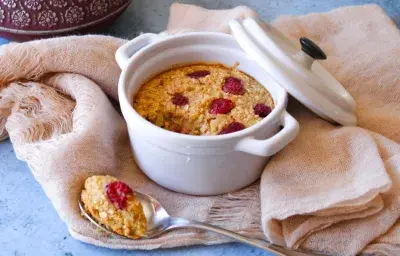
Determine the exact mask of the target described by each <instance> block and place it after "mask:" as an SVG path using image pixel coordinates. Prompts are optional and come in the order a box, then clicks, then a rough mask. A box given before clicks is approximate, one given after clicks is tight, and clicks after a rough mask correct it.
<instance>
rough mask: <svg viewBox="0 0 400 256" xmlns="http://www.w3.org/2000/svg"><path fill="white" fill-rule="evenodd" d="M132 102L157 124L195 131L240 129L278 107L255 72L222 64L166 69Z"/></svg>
mask: <svg viewBox="0 0 400 256" xmlns="http://www.w3.org/2000/svg"><path fill="white" fill-rule="evenodd" d="M132 105H133V107H134V109H135V110H136V111H137V112H138V113H139V114H140V115H141V116H142V117H144V118H145V119H147V120H148V121H150V122H152V123H153V124H155V125H157V126H159V127H161V128H164V129H167V130H170V131H174V132H179V133H184V134H191V135H218V134H226V133H231V132H235V131H239V130H242V129H245V128H246V127H249V126H251V125H254V124H256V123H258V122H260V121H261V120H262V119H263V118H264V117H266V116H267V115H268V114H269V113H270V112H271V111H272V109H273V108H274V102H273V99H272V97H271V95H270V94H269V92H268V91H267V90H266V89H265V88H264V87H263V86H262V85H261V84H260V83H258V82H257V81H256V80H255V79H254V78H252V77H250V76H249V75H247V74H245V73H243V72H241V71H239V70H238V69H237V68H236V67H233V68H229V67H226V66H223V65H220V64H195V65H188V66H183V67H177V68H173V69H170V70H168V71H165V72H163V73H161V74H159V75H157V76H155V77H153V78H152V79H150V80H149V81H148V82H146V83H145V84H144V85H143V86H142V87H141V88H140V90H139V91H138V93H137V94H136V95H135V96H134V97H133V104H132Z"/></svg>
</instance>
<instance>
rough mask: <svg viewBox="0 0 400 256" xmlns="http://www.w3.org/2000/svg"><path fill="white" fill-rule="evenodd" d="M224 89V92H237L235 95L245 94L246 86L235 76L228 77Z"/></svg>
mask: <svg viewBox="0 0 400 256" xmlns="http://www.w3.org/2000/svg"><path fill="white" fill-rule="evenodd" d="M222 90H223V91H224V92H227V93H230V94H235V95H243V94H244V87H243V84H242V81H241V80H240V79H238V78H235V77H228V78H226V79H225V82H224V85H223V86H222Z"/></svg>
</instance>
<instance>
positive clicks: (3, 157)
mask: <svg viewBox="0 0 400 256" xmlns="http://www.w3.org/2000/svg"><path fill="white" fill-rule="evenodd" d="M172 2H173V1H172V0H133V2H132V4H131V6H130V7H129V9H128V10H127V11H126V12H125V13H124V14H123V15H122V16H121V17H120V18H119V19H118V20H117V21H116V22H115V23H114V24H113V25H111V26H109V27H106V28H103V29H101V31H100V33H105V34H111V35H115V36H120V37H124V38H132V37H134V36H135V35H137V34H138V33H140V32H143V31H144V32H159V31H162V30H163V29H164V28H165V26H166V22H167V20H168V9H169V6H170V5H171V3H172ZM180 2H184V3H190V4H197V5H200V6H204V7H207V8H215V9H223V8H230V7H234V6H237V5H242V4H244V5H248V6H250V7H251V8H253V9H254V10H256V11H257V12H258V13H259V14H260V15H261V16H262V17H263V18H264V19H265V20H272V19H274V18H276V17H277V16H279V15H282V14H293V15H301V14H306V13H310V12H323V11H329V10H331V9H334V8H337V7H340V6H348V5H360V4H366V3H377V4H379V5H380V6H382V7H383V8H384V9H385V11H386V12H387V14H388V15H389V16H390V17H392V18H393V20H394V21H395V22H396V23H397V25H398V26H399V24H400V1H398V0H375V1H368V0H335V1H331V0H319V1H311V0H301V1H296V0H279V1H276V0H248V1H245V0H186V1H180ZM6 42H7V40H4V39H1V38H0V44H4V43H6ZM0 181H1V182H2V185H1V186H0V255H1V256H3V255H4V256H8V255H13V256H28V255H41V256H54V255H62V256H74V255H75V256H78V255H110V256H113V255H138V256H141V255H143V256H144V255H146V256H150V255H187V256H189V255H232V256H235V255H272V254H270V253H266V252H263V251H261V250H259V249H255V248H252V247H249V246H246V245H241V244H237V243H232V244H224V245H217V246H191V247H185V248H175V249H166V250H154V251H126V250H110V249H105V248H100V247H96V246H93V245H89V244H85V243H82V242H79V241H76V240H75V239H73V238H72V237H71V236H70V235H69V234H68V231H67V228H66V226H65V224H64V223H63V222H62V221H61V220H60V219H59V217H58V215H57V213H56V212H55V210H54V209H53V207H52V205H51V203H50V201H49V200H48V199H47V197H46V195H45V194H44V192H43V191H42V189H41V187H40V185H39V184H38V183H37V182H36V181H35V179H34V178H33V176H32V174H31V172H30V171H29V169H28V167H27V165H26V164H25V163H24V162H21V161H18V160H17V159H16V157H15V154H14V150H13V147H12V145H11V143H10V142H9V141H4V142H0Z"/></svg>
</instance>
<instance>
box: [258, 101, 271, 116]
mask: <svg viewBox="0 0 400 256" xmlns="http://www.w3.org/2000/svg"><path fill="white" fill-rule="evenodd" d="M269 113H271V108H270V107H268V106H267V105H265V104H257V105H255V106H254V114H256V115H258V116H259V117H262V118H264V117H266V116H268V115H269Z"/></svg>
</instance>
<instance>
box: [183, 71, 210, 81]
mask: <svg viewBox="0 0 400 256" xmlns="http://www.w3.org/2000/svg"><path fill="white" fill-rule="evenodd" d="M209 74H211V73H210V71H208V70H198V71H194V72H192V73H189V74H187V76H188V77H190V78H194V79H198V78H202V77H205V76H208V75H209Z"/></svg>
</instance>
